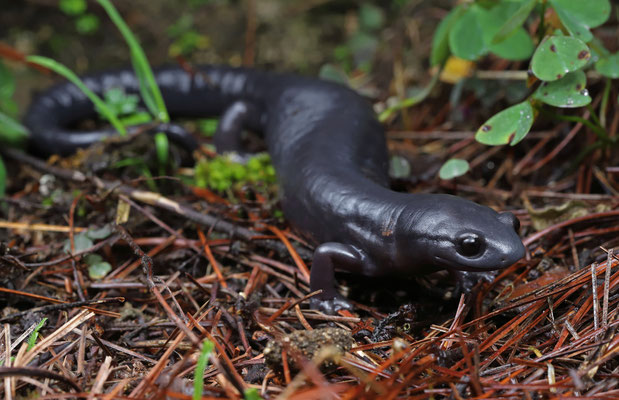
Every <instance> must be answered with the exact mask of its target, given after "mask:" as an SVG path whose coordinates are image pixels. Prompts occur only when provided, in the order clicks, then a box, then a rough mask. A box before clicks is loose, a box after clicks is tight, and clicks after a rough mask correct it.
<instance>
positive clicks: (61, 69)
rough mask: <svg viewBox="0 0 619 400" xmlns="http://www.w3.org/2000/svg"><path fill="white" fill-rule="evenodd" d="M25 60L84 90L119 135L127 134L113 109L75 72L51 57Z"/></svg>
mask: <svg viewBox="0 0 619 400" xmlns="http://www.w3.org/2000/svg"><path fill="white" fill-rule="evenodd" d="M26 61H28V62H31V63H33V64H37V65H40V66H42V67H45V68H48V69H51V70H52V71H54V72H56V73H57V74H59V75H62V76H63V77H65V78H66V79H68V80H69V81H71V83H73V84H74V85H75V86H77V87H78V88H79V89H80V90H81V91H82V92H84V94H85V95H86V96H87V97H88V98H89V99H90V101H92V102H93V103H94V105H95V106H96V107H97V109H99V111H100V112H101V114H102V115H103V116H104V117H105V118H106V119H107V120H108V121H110V123H111V124H112V126H114V129H116V130H117V131H118V133H119V134H120V135H121V136H126V135H127V129H126V128H125V126H124V125H123V124H122V122H120V120H119V119H118V118H117V117H116V114H115V113H114V111H112V109H111V108H110V107H109V106H108V105H107V104H105V102H104V101H103V100H102V99H101V97H99V96H97V94H96V93H95V92H93V91H92V90H90V89H89V88H88V87H87V86H86V85H85V84H84V82H82V80H81V79H80V78H79V77H78V76H77V75H75V73H74V72H73V71H71V70H70V69H69V68H67V67H65V66H64V65H62V64H60V63H59V62H57V61H55V60H52V59H51V58H47V57H42V56H30V57H27V58H26Z"/></svg>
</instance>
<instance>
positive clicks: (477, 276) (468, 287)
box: [450, 271, 497, 296]
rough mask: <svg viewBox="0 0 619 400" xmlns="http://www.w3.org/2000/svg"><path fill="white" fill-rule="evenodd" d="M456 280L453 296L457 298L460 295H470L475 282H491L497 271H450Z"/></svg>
mask: <svg viewBox="0 0 619 400" xmlns="http://www.w3.org/2000/svg"><path fill="white" fill-rule="evenodd" d="M450 272H451V274H452V275H453V276H454V277H455V279H456V288H455V290H454V294H455V295H456V296H459V295H460V294H461V293H471V291H472V290H473V287H474V286H475V285H476V284H477V282H479V281H481V280H484V281H486V282H492V281H493V280H494V278H495V277H496V275H497V271H488V272H471V271H450Z"/></svg>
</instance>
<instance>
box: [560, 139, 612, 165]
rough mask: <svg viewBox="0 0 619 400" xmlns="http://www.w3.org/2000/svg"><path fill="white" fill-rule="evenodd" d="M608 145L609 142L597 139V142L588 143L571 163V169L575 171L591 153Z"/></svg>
mask: <svg viewBox="0 0 619 400" xmlns="http://www.w3.org/2000/svg"><path fill="white" fill-rule="evenodd" d="M606 145H607V143H604V142H602V141H597V142H595V143H591V144H590V145H587V146H586V147H585V148H584V149H582V150H581V151H580V153H578V155H577V156H576V158H575V159H574V161H573V162H572V163H571V164H570V167H569V171H574V170H575V169H576V168H577V167H578V166H579V165H580V163H581V162H582V160H584V159H585V158H586V157H587V156H588V155H589V154H591V153H592V152H593V151H595V150H597V149H601V148H603V147H604V146H606Z"/></svg>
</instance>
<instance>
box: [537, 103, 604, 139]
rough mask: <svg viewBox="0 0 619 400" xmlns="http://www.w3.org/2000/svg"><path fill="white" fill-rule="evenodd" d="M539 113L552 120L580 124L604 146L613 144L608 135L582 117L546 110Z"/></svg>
mask: <svg viewBox="0 0 619 400" xmlns="http://www.w3.org/2000/svg"><path fill="white" fill-rule="evenodd" d="M541 111H542V112H543V113H544V114H546V115H549V116H551V117H553V118H556V119H558V120H560V121H568V122H577V123H581V124H583V125H585V126H586V127H588V128H589V129H591V130H592V131H593V133H595V135H596V136H597V137H598V139H600V140H601V141H602V142H604V144H608V143H613V142H614V140H612V139H611V138H610V137H609V136H608V134H607V133H606V131H605V130H604V129H602V128H600V127H599V126H597V125H595V124H594V123H592V122H591V121H589V120H588V119H584V118H582V117H579V116H576V115H561V114H557V113H554V112H551V111H548V110H544V109H543V108H542V109H541Z"/></svg>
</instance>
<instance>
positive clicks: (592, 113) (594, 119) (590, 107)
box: [585, 103, 604, 129]
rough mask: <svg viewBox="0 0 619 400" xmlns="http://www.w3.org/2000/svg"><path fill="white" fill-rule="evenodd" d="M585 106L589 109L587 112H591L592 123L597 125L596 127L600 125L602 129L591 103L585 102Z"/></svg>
mask: <svg viewBox="0 0 619 400" xmlns="http://www.w3.org/2000/svg"><path fill="white" fill-rule="evenodd" d="M585 107H587V110H589V113H590V114H591V119H592V120H593V123H594V124H595V125H597V126H598V127H600V128H601V129H604V128H603V127H602V124H600V119H599V118H598V116H597V114H596V113H595V110H594V109H593V106H592V105H591V103H589V104H587V105H586V106H585Z"/></svg>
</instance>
